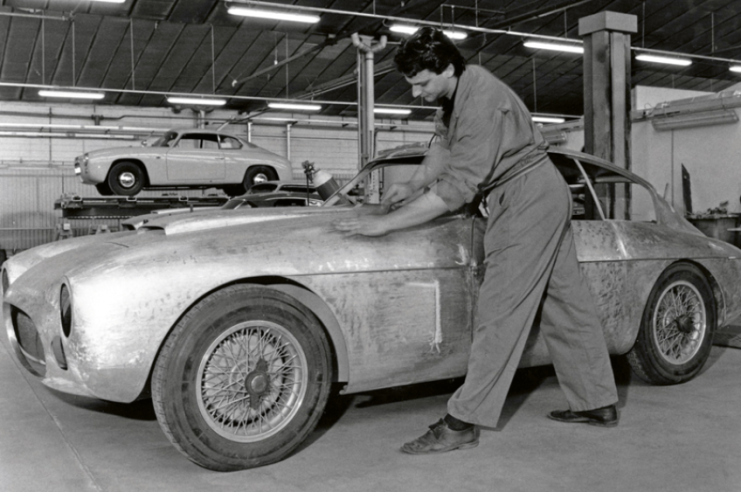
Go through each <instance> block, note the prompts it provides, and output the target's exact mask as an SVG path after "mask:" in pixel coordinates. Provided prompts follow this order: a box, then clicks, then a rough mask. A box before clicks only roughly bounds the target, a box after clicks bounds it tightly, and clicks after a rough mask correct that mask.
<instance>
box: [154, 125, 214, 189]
mask: <svg viewBox="0 0 741 492" xmlns="http://www.w3.org/2000/svg"><path fill="white" fill-rule="evenodd" d="M224 176H225V164H224V153H223V151H222V150H221V149H220V148H219V141H218V135H216V134H212V133H198V132H190V133H183V134H182V135H181V136H180V138H179V139H177V140H176V141H175V142H174V143H173V144H172V146H171V148H170V150H168V151H167V180H168V183H169V184H172V185H180V184H182V185H192V184H204V185H205V184H219V183H223V182H224Z"/></svg>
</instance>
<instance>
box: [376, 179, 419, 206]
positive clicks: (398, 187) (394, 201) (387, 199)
mask: <svg viewBox="0 0 741 492" xmlns="http://www.w3.org/2000/svg"><path fill="white" fill-rule="evenodd" d="M414 194H415V190H414V189H413V188H412V186H411V185H409V184H407V183H394V184H392V185H391V186H390V187H389V189H388V190H386V192H385V193H384V194H383V198H382V199H381V206H382V207H384V208H386V209H387V210H388V209H391V208H394V207H393V205H403V203H401V202H403V201H404V200H407V199H409V198H411V197H412V196H413V195H414Z"/></svg>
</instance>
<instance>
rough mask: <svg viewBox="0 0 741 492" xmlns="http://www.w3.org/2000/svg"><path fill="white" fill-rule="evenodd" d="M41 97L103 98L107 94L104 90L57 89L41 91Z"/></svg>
mask: <svg viewBox="0 0 741 492" xmlns="http://www.w3.org/2000/svg"><path fill="white" fill-rule="evenodd" d="M39 96H41V97H63V98H66V99H103V98H104V97H105V94H104V93H102V92H83V91H61V90H60V91H57V90H45V89H41V90H40V91H39Z"/></svg>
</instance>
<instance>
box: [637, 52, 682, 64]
mask: <svg viewBox="0 0 741 492" xmlns="http://www.w3.org/2000/svg"><path fill="white" fill-rule="evenodd" d="M636 60H640V61H647V62H653V63H663V64H665V65H679V66H682V67H686V66H689V65H692V60H688V59H686V58H674V57H668V56H656V55H643V54H641V55H636Z"/></svg>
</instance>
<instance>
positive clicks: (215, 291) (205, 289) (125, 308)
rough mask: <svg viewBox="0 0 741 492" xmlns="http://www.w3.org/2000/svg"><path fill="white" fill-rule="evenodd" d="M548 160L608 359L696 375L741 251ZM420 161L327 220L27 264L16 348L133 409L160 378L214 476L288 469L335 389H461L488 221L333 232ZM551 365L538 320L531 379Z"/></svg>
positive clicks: (181, 441)
mask: <svg viewBox="0 0 741 492" xmlns="http://www.w3.org/2000/svg"><path fill="white" fill-rule="evenodd" d="M550 155H551V158H552V160H553V162H554V163H555V165H556V166H557V167H558V169H559V170H560V171H561V173H562V174H563V175H564V177H565V179H566V181H567V182H568V184H569V186H570V187H571V188H572V191H573V193H574V197H575V200H577V199H578V201H579V202H580V206H579V207H575V208H574V210H575V215H574V216H573V217H572V224H573V229H574V235H575V242H576V247H577V255H578V258H579V261H580V265H581V268H582V271H583V273H584V274H585V276H586V278H587V283H588V285H589V288H590V290H591V292H592V294H593V296H594V298H595V300H596V303H597V305H598V307H599V312H600V317H601V321H602V324H603V328H604V333H605V339H606V342H607V344H608V348H609V350H610V352H611V353H612V354H628V360H629V361H630V363H631V365H632V366H633V368H634V369H635V370H636V372H637V373H638V374H639V375H640V376H641V377H642V378H644V379H646V380H647V381H649V382H652V383H656V384H670V383H680V382H683V381H686V380H688V379H691V378H693V377H695V376H696V375H697V374H698V372H699V371H700V369H701V368H702V366H703V364H704V363H705V361H706V360H707V358H708V354H709V351H710V347H711V342H712V337H713V332H714V330H715V329H716V327H718V326H720V325H722V324H723V323H725V322H726V321H727V320H729V319H733V318H734V317H736V316H738V315H739V313H740V312H741V290H740V287H739V282H738V278H739V274H741V264H740V260H739V258H740V257H741V250H739V249H737V248H735V247H734V246H732V245H730V244H727V243H724V242H722V241H719V240H717V239H713V238H708V237H705V236H704V235H702V234H701V233H700V232H699V231H698V230H697V229H695V228H693V227H692V226H691V225H690V224H689V223H688V222H687V221H686V220H685V219H684V218H683V217H681V216H679V215H677V214H676V213H675V212H674V211H673V210H672V209H671V207H670V206H669V205H668V204H667V203H666V202H665V201H664V200H663V199H662V198H661V197H660V196H658V195H657V194H656V192H655V190H654V189H653V188H652V187H651V185H650V184H648V183H647V182H646V181H644V180H642V179H641V178H639V177H637V176H635V175H633V174H632V173H630V172H629V171H626V170H623V169H619V168H617V167H615V166H612V165H610V164H609V163H606V162H605V161H602V160H600V159H597V158H595V157H592V156H588V155H585V154H580V153H574V152H569V151H561V150H553V151H551V152H550ZM422 158H423V153H420V152H419V151H412V150H406V151H399V152H396V153H393V152H391V153H389V154H387V155H385V156H384V157H381V158H379V159H377V160H376V161H374V162H372V163H371V164H369V165H368V166H367V167H366V168H364V169H363V170H362V171H361V173H360V174H359V175H358V176H357V177H356V178H354V179H353V180H351V181H350V182H348V183H347V184H345V185H344V186H343V187H342V188H341V189H340V190H339V191H338V192H337V193H335V194H334V195H332V196H331V197H329V198H328V199H327V200H326V201H325V203H324V204H323V205H322V206H320V207H293V208H254V209H247V208H238V209H234V210H210V211H202V212H198V211H195V212H193V213H189V214H180V215H172V216H163V217H160V218H152V219H151V220H149V221H147V222H146V223H144V224H141V223H137V224H134V225H132V226H131V227H136V229H135V230H130V231H125V232H118V233H113V234H106V235H97V236H86V237H81V238H75V239H69V240H65V241H60V242H56V243H52V244H47V245H43V246H39V247H37V248H34V249H31V250H28V251H26V252H23V253H21V254H18V255H16V256H14V257H12V258H10V259H9V260H7V261H6V262H5V264H4V266H3V271H2V279H3V283H2V286H3V287H2V288H3V295H4V297H3V301H4V305H3V316H4V324H5V326H6V329H7V333H8V336H9V339H10V342H11V346H12V347H13V355H14V357H16V358H17V360H18V361H19V362H20V363H21V364H22V365H23V366H24V367H25V368H26V369H27V370H28V371H29V372H30V373H32V374H34V375H36V376H37V377H38V378H39V379H40V380H41V381H42V382H43V384H45V385H47V386H49V387H51V388H55V389H57V390H59V391H63V392H67V393H74V394H80V395H86V396H90V397H96V398H101V399H106V400H112V401H118V402H131V401H133V400H135V399H136V398H139V397H140V396H141V395H142V392H143V391H144V390H145V389H146V388H147V387H148V386H149V385H150V384H151V396H152V398H153V402H154V407H155V410H156V413H157V418H158V420H159V422H160V425H161V426H162V428H163V429H164V430H165V433H166V434H167V436H168V438H169V439H171V440H172V442H173V443H174V444H175V446H176V447H177V449H179V450H181V451H182V452H183V453H184V454H186V455H187V456H188V458H189V459H191V460H192V461H194V462H195V463H198V464H199V465H201V466H204V467H208V468H211V469H215V470H234V469H241V468H249V467H254V466H260V465H265V464H268V463H272V462H275V461H277V460H280V459H282V458H284V457H286V456H287V455H288V454H289V453H291V452H292V451H293V450H295V449H296V448H297V446H298V445H299V444H300V443H301V442H302V441H304V439H305V438H306V437H307V435H308V434H309V433H310V432H311V431H312V429H313V428H314V427H315V425H316V423H317V421H318V419H319V416H320V415H321V414H322V411H323V409H324V407H325V405H326V404H327V401H328V396H329V394H330V385H331V383H338V384H340V385H342V388H343V392H344V393H356V392H361V391H368V390H373V389H378V388H385V387H391V386H399V385H405V384H410V383H418V382H423V381H431V380H437V379H445V378H452V377H459V376H462V375H464V374H465V371H466V365H467V359H468V353H469V348H470V342H471V330H472V327H473V326H475V320H474V319H473V317H472V314H471V313H473V312H475V309H473V307H474V306H475V304H476V301H477V289H478V285H479V280H480V274H481V269H482V264H483V258H482V247H481V243H480V241H481V231H482V230H483V227H484V226H485V219H484V218H482V217H480V216H478V215H470V214H467V213H463V212H456V213H450V214H447V215H444V216H442V217H439V218H438V219H435V220H433V221H431V222H429V223H426V224H423V225H419V226H415V227H412V228H409V229H406V230H402V231H396V232H393V233H390V234H387V235H386V236H383V237H378V238H368V237H363V236H350V237H348V236H345V235H343V234H340V233H338V232H336V231H334V229H333V227H332V223H333V222H335V221H336V220H338V219H340V218H344V217H348V216H353V215H357V214H363V213H369V211H372V210H373V209H374V205H372V204H367V203H366V204H363V205H357V202H358V200H357V198H356V197H353V196H351V194H350V191H351V190H354V189H357V187H358V186H362V184H363V183H364V182H365V180H366V179H367V178H368V176H369V174H370V173H371V172H376V173H379V174H380V176H379V178H380V179H379V182H381V183H384V184H385V186H388V185H389V184H390V183H392V182H393V181H395V180H397V179H401V180H403V179H406V178H405V177H406V176H408V175H409V173H410V172H412V171H413V170H414V168H415V166H417V165H419V163H420V162H421V160H422ZM395 176H396V178H395ZM629 197H630V198H632V200H629V199H628V198H629ZM548 363H550V360H549V356H548V351H547V349H546V347H545V345H544V343H543V341H542V338H541V337H540V336H539V330H538V328H537V326H536V327H535V328H534V329H533V330H532V332H531V334H530V337H529V339H528V341H527V344H526V348H525V353H524V355H523V357H522V361H521V367H528V366H535V365H543V364H548Z"/></svg>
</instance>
